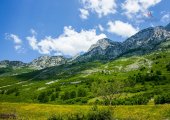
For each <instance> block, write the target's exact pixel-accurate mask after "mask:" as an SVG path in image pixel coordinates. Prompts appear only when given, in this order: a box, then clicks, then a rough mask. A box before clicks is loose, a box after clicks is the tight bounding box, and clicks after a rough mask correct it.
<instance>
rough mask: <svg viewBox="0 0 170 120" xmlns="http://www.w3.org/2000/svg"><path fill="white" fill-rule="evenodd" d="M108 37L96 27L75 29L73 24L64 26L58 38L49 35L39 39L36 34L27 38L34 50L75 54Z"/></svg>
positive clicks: (58, 53)
mask: <svg viewBox="0 0 170 120" xmlns="http://www.w3.org/2000/svg"><path fill="white" fill-rule="evenodd" d="M102 38H106V35H105V34H99V35H97V34H96V31H95V30H94V29H91V30H81V31H80V32H77V31H75V30H74V29H73V28H72V27H71V26H66V27H64V32H63V34H61V35H60V36H58V37H57V38H52V37H51V36H47V37H45V38H44V39H41V40H37V39H36V36H34V35H33V36H29V37H26V39H27V40H28V42H29V45H30V46H31V47H32V49H33V50H37V51H38V52H39V53H41V54H51V53H54V54H55V55H56V54H57V55H69V56H74V55H76V54H78V53H80V52H86V51H87V50H88V49H89V47H90V46H91V45H92V44H94V43H96V42H97V40H99V39H102Z"/></svg>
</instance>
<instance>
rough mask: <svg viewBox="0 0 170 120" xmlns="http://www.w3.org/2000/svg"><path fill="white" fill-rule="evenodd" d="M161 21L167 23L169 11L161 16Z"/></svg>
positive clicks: (169, 15)
mask: <svg viewBox="0 0 170 120" xmlns="http://www.w3.org/2000/svg"><path fill="white" fill-rule="evenodd" d="M161 21H162V22H167V23H169V22H170V13H166V14H164V15H163V16H162V18H161Z"/></svg>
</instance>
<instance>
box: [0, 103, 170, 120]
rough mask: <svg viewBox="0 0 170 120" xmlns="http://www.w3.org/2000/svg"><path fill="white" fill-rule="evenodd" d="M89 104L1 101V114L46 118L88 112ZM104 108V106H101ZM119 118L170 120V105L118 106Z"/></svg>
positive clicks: (25, 119) (31, 119)
mask: <svg viewBox="0 0 170 120" xmlns="http://www.w3.org/2000/svg"><path fill="white" fill-rule="evenodd" d="M90 108H91V106H88V105H52V104H32V103H6V102H4V103H0V114H9V113H11V114H16V115H17V119H22V120H46V119H48V118H49V117H50V116H51V115H53V114H57V115H58V114H60V115H67V114H71V113H72V114H73V113H83V114H86V113H87V111H88V110H90ZM100 108H103V106H100ZM112 112H113V116H114V117H115V118H116V119H118V120H169V119H170V105H169V104H165V105H134V106H117V107H116V108H115V109H114V108H113V109H112Z"/></svg>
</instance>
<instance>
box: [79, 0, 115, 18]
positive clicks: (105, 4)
mask: <svg viewBox="0 0 170 120" xmlns="http://www.w3.org/2000/svg"><path fill="white" fill-rule="evenodd" d="M81 3H82V5H83V9H85V10H87V11H89V12H93V13H97V14H98V16H99V17H102V16H106V15H108V14H114V13H115V12H116V7H117V5H116V2H115V0H81Z"/></svg>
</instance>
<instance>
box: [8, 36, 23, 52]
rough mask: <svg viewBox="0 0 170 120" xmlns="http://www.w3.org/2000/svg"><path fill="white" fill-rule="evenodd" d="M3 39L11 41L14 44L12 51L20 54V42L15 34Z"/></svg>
mask: <svg viewBox="0 0 170 120" xmlns="http://www.w3.org/2000/svg"><path fill="white" fill-rule="evenodd" d="M5 38H6V39H7V40H12V41H13V42H14V49H15V50H16V51H19V52H20V53H21V52H22V51H21V49H23V48H22V40H21V39H20V38H19V37H18V36H17V35H15V34H5Z"/></svg>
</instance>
